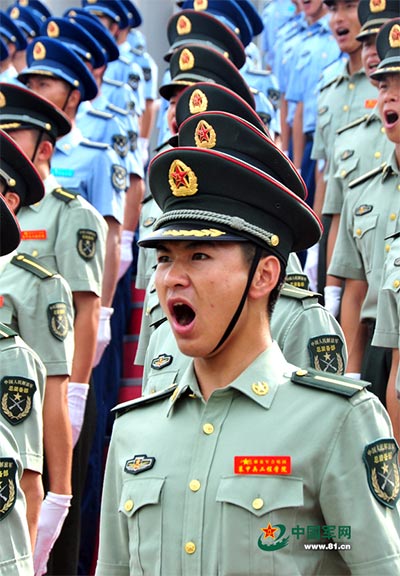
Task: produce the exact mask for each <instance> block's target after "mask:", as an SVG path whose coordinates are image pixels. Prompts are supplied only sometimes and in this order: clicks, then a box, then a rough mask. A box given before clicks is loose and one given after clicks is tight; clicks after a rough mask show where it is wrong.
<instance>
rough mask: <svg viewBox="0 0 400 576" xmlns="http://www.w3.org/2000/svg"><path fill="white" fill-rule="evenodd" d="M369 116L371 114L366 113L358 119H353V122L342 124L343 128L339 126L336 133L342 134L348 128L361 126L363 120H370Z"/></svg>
mask: <svg viewBox="0 0 400 576" xmlns="http://www.w3.org/2000/svg"><path fill="white" fill-rule="evenodd" d="M369 116H370V115H369V114H364V116H361V118H357V120H353V122H350V123H349V124H346V126H342V127H341V128H338V129H337V130H336V134H342V133H343V132H346V130H349V129H350V128H354V127H355V126H359V125H360V124H362V123H363V122H366V121H367V120H368V118H369Z"/></svg>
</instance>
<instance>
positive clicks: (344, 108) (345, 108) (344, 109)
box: [343, 104, 349, 112]
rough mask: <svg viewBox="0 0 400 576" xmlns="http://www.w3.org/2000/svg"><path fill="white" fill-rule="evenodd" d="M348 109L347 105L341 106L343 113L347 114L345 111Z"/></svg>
mask: <svg viewBox="0 0 400 576" xmlns="http://www.w3.org/2000/svg"><path fill="white" fill-rule="evenodd" d="M348 109H349V107H348V105H347V104H345V105H344V106H343V111H344V112H347V111H348Z"/></svg>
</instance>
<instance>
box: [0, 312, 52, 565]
mask: <svg viewBox="0 0 400 576" xmlns="http://www.w3.org/2000/svg"><path fill="white" fill-rule="evenodd" d="M45 383H46V370H45V367H44V366H43V363H42V362H41V360H40V358H39V357H38V355H37V354H36V353H35V352H34V351H33V350H32V348H30V347H29V346H27V344H25V342H24V341H23V340H22V338H20V337H19V336H18V335H17V334H16V333H15V332H14V331H12V330H10V329H9V328H7V327H6V326H5V325H4V324H1V323H0V420H1V422H2V423H3V424H4V425H5V426H6V427H7V428H9V429H10V431H11V433H12V434H13V435H14V438H15V440H16V442H17V445H18V449H19V453H20V456H21V460H22V465H23V467H24V469H27V470H34V471H35V472H39V473H40V474H41V473H42V470H43V416H42V411H43V399H44V392H45ZM0 574H1V572H0Z"/></svg>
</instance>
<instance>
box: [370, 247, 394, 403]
mask: <svg viewBox="0 0 400 576" xmlns="http://www.w3.org/2000/svg"><path fill="white" fill-rule="evenodd" d="M372 345H373V346H383V347H384V348H395V349H398V350H400V238H399V237H397V238H396V239H395V240H394V241H393V242H392V243H391V244H390V252H389V253H388V255H387V257H386V261H385V267H384V270H383V278H382V285H381V288H380V290H379V294H378V313H377V317H376V326H375V332H374V337H373V340H372ZM396 389H397V392H398V393H399V394H400V371H399V370H398V371H397V379H396Z"/></svg>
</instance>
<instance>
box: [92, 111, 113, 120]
mask: <svg viewBox="0 0 400 576" xmlns="http://www.w3.org/2000/svg"><path fill="white" fill-rule="evenodd" d="M88 114H89V115H90V116H95V117H96V118H104V119H105V120H111V119H112V118H113V115H112V114H111V112H105V111H104V110H97V108H92V109H91V110H88Z"/></svg>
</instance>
